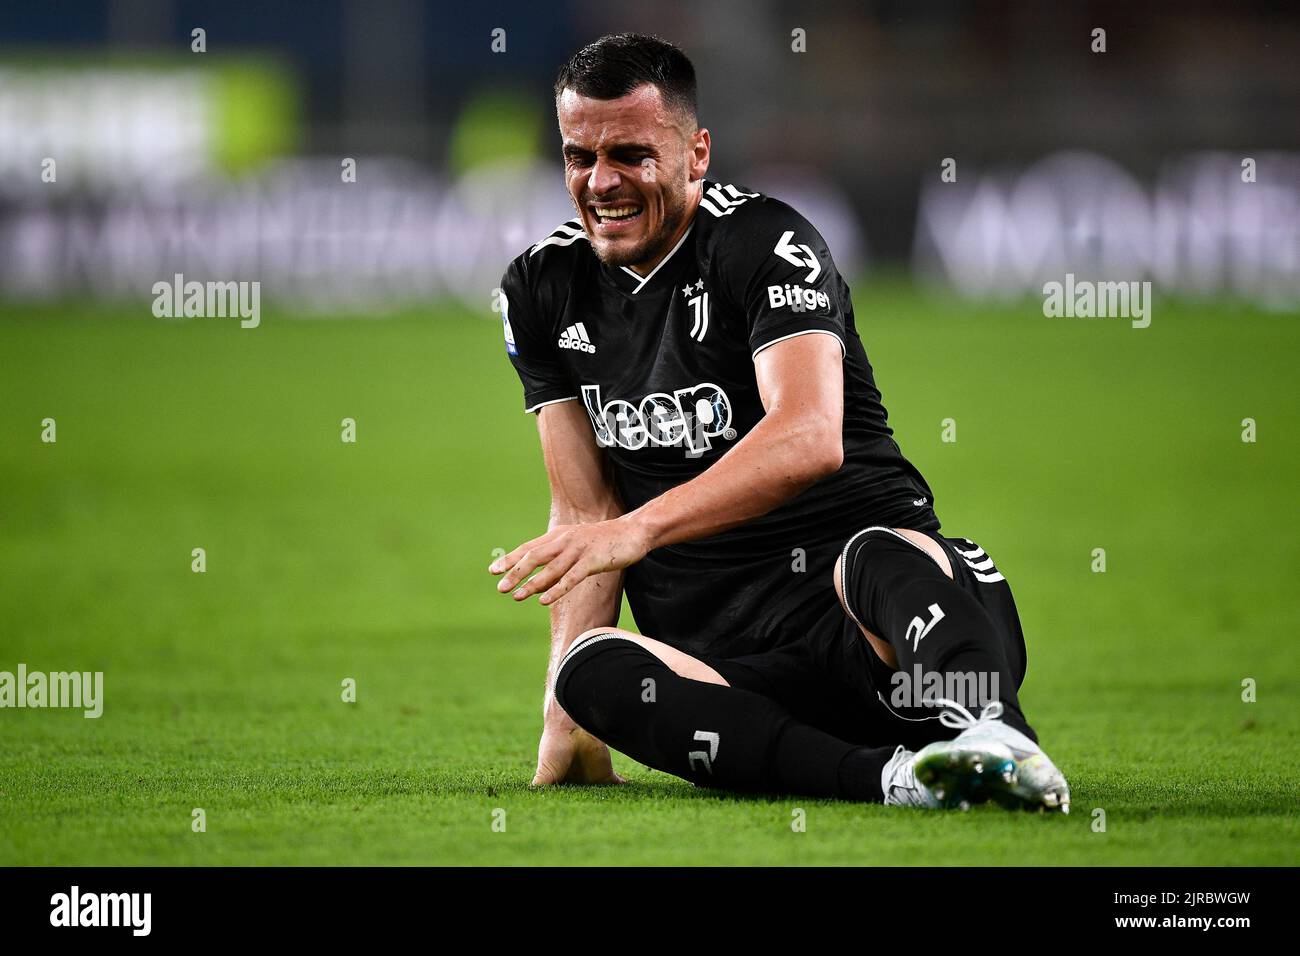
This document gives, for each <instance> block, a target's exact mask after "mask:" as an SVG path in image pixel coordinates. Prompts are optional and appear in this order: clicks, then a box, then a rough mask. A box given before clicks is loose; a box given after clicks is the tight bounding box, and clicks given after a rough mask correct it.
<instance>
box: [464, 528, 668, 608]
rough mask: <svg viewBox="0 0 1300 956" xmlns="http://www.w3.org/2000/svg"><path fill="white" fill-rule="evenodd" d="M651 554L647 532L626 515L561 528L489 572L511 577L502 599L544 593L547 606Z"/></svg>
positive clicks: (499, 560)
mask: <svg viewBox="0 0 1300 956" xmlns="http://www.w3.org/2000/svg"><path fill="white" fill-rule="evenodd" d="M649 550H650V542H649V540H648V537H647V535H646V534H645V532H644V531H643V530H642V529H641V527H640V525H639V524H638V523H637V522H636V521H635V520H630V516H628V515H624V516H623V517H620V518H613V519H610V520H608V521H597V522H593V523H591V524H565V525H557V526H555V527H554V528H552V529H551V530H550V531H548V532H546V534H544V535H542V536H541V537H540V538H534V539H533V540H532V541H525V542H524V543H523V544H521V545H519V547H517V548H515V549H514V550H513V551H511V552H510V553H509V554H507V555H503V556H502V557H500V558H497V559H496V560H495V561H493V562H492V566H491V567H490V568H488V570H489V571H491V572H492V573H493V574H505V577H504V578H502V579H501V580H500V581H499V582H498V583H497V590H498V591H500V592H501V593H502V594H505V593H506V592H508V591H514V595H513V597H514V599H515V600H516V601H524V600H527V599H528V598H529V597H531V596H532V595H534V594H541V597H540V598H539V599H538V600H539V601H540V602H541V603H542V604H554V603H555V602H556V601H558V600H559V599H560V598H562V597H564V595H566V594H568V593H569V592H570V591H572V590H573V589H574V588H575V587H577V586H578V585H579V584H581V583H582V581H583V580H585V579H586V578H588V577H590V576H591V575H593V574H602V573H604V572H606V571H621V570H623V569H624V568H626V567H627V566H628V565H631V564H636V562H638V561H640V560H641V559H642V558H644V557H645V555H646V552H647V551H649ZM538 568H541V570H540V571H537V569H538ZM534 571H537V573H536V574H533V572H534ZM529 575H533V576H532V577H531V578H529ZM521 582H522V583H521Z"/></svg>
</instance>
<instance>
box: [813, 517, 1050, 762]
mask: <svg viewBox="0 0 1300 956" xmlns="http://www.w3.org/2000/svg"><path fill="white" fill-rule="evenodd" d="M988 567H989V569H990V570H991V573H989V574H985V575H984V576H985V577H986V578H990V579H995V580H990V581H989V582H988V585H989V586H995V585H996V586H1000V587H1002V588H1006V587H1007V585H1006V583H1005V581H1004V580H1003V578H1002V575H1001V574H998V573H997V572H996V568H993V567H992V561H991V560H990V561H988ZM961 573H962V574H963V576H965V575H967V574H968V572H967V571H966V570H965V569H962V572H961ZM835 590H836V593H837V594H838V595H839V597H840V602H841V604H843V606H844V609H845V611H846V613H848V615H849V616H850V617H851V618H852V619H853V620H854V622H855V623H857V625H858V627H859V628H860V629H861V631H862V632H863V634H864V635H865V636H866V638H867V640H868V642H869V643H870V644H871V647H872V649H873V650H874V651H875V652H876V654H877V655H878V656H879V657H880V658H881V659H882V660H884V661H885V663H886V664H889V665H890V666H891V667H893V668H895V669H896V670H898V671H901V672H902V673H903V674H904V675H905V676H906V677H907V678H908V679H914V678H915V675H916V674H917V672H918V668H919V672H920V674H921V675H923V676H924V678H925V679H929V680H934V681H935V682H936V683H939V684H940V685H942V686H948V687H951V686H961V687H970V688H984V689H990V690H992V691H993V693H992V694H991V696H993V697H995V698H996V699H997V700H1000V701H1001V702H1002V707H1003V717H1002V719H1003V720H1004V721H1005V722H1006V723H1007V724H1009V725H1011V726H1013V727H1015V728H1016V729H1017V730H1019V731H1020V732H1022V733H1024V734H1025V735H1026V736H1028V737H1029V738H1030V739H1032V740H1035V741H1036V740H1037V737H1036V736H1035V734H1034V732H1033V730H1032V729H1031V728H1030V726H1029V724H1028V722H1027V721H1026V720H1025V716H1024V713H1023V712H1022V711H1021V708H1020V700H1019V697H1018V696H1017V693H1016V691H1017V690H1018V688H1019V686H1020V680H1021V678H1022V677H1023V675H1024V660H1023V645H1022V644H1021V639H1020V637H1019V633H1018V627H1017V633H1016V634H1015V635H1011V634H1007V633H1003V631H1004V630H1006V625H1005V623H1003V624H1000V623H998V622H995V621H994V619H993V618H992V617H990V615H989V612H988V611H987V610H986V609H985V608H984V606H983V605H982V604H981V603H980V601H978V600H977V599H976V598H975V597H974V596H973V595H972V594H971V593H970V591H969V590H968V589H967V588H965V587H963V586H962V585H961V584H959V583H958V582H957V581H955V580H954V579H953V569H952V566H951V561H950V559H949V557H948V555H947V553H946V552H945V551H944V550H943V548H941V547H940V546H939V545H938V544H937V543H936V542H935V541H934V540H933V539H931V538H929V537H928V536H926V535H924V534H922V533H921V532H918V531H910V530H904V529H894V528H868V529H865V530H863V531H861V532H859V533H858V534H856V535H854V536H853V537H852V538H851V539H850V540H849V542H848V544H847V546H846V547H845V549H844V554H843V555H841V557H840V559H839V561H837V562H836V565H835ZM931 675H934V676H931ZM935 696H942V695H935ZM988 702H989V701H985V700H969V699H968V700H959V701H958V703H961V704H963V705H964V706H965V707H967V708H968V709H970V710H972V711H974V712H976V713H978V712H979V711H980V710H981V709H982V707H983V705H984V704H986V703H988ZM935 729H936V736H940V735H941V734H939V733H938V732H939V731H940V730H941V728H940V727H936V728H935Z"/></svg>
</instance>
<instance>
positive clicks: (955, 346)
mask: <svg viewBox="0 0 1300 956" xmlns="http://www.w3.org/2000/svg"><path fill="white" fill-rule="evenodd" d="M856 304H857V309H858V315H859V327H860V329H861V331H862V334H863V336H864V339H865V341H866V343H867V348H868V353H869V354H870V355H871V357H872V359H873V361H874V363H875V366H876V370H877V375H878V378H879V381H880V383H881V386H882V389H883V391H884V394H885V400H886V404H887V405H888V407H889V409H890V412H891V417H892V421H893V424H894V426H895V428H896V430H897V432H898V436H899V439H900V442H901V444H902V446H903V449H904V451H905V452H906V453H907V454H908V455H909V456H911V457H912V459H913V460H914V461H915V462H916V463H917V464H918V465H919V466H920V468H921V469H922V471H923V472H924V473H925V474H926V475H927V476H928V478H929V479H930V481H931V483H932V485H933V486H934V489H935V493H936V501H937V505H938V509H939V514H940V517H941V518H942V519H943V521H944V528H945V530H946V531H947V533H949V534H954V535H968V536H970V537H972V538H975V539H977V540H978V541H979V542H980V543H981V544H983V545H985V546H986V547H987V548H988V549H989V550H990V552H991V553H992V554H993V555H995V557H996V558H997V560H998V564H999V567H1000V568H1002V569H1003V570H1004V571H1005V572H1006V574H1007V576H1008V578H1009V580H1010V581H1011V582H1012V585H1013V587H1014V588H1015V593H1016V596H1017V599H1018V601H1019V604H1020V610H1021V615H1022V617H1023V619H1024V622H1025V627H1026V633H1027V635H1028V639H1029V647H1030V668H1029V675H1028V679H1027V681H1026V684H1025V687H1024V689H1023V700H1024V702H1025V705H1026V709H1027V712H1028V714H1029V715H1030V718H1031V719H1032V720H1033V721H1034V723H1035V725H1036V726H1037V728H1038V729H1039V732H1040V734H1041V735H1042V738H1043V742H1044V744H1045V745H1046V747H1047V749H1048V752H1049V753H1051V754H1052V756H1053V757H1054V759H1055V760H1056V761H1057V762H1058V763H1059V764H1060V765H1061V767H1062V768H1063V769H1064V770H1065V772H1066V774H1067V775H1068V776H1069V778H1070V782H1071V784H1072V786H1073V809H1074V812H1073V814H1072V815H1071V816H1069V817H1054V818H1046V817H1043V818H1040V817H1033V816H1026V815H1014V814H1009V813H1006V812H1004V811H1002V810H1000V809H998V808H996V807H981V808H977V809H975V810H974V811H972V812H970V813H965V814H963V813H943V814H940V813H925V812H920V811H909V810H903V809H898V808H885V807H878V806H861V805H854V804H849V803H840V802H835V801H826V800H807V799H792V798H776V797H736V796H731V795H726V794H719V793H716V792H710V791H706V790H697V789H695V788H693V787H691V786H690V785H689V784H686V783H684V782H682V781H679V780H676V779H675V778H672V777H669V776H667V775H664V774H660V773H656V772H653V771H650V770H647V769H646V768H644V767H641V766H640V765H638V764H636V763H635V762H633V761H631V760H629V759H627V758H625V757H622V756H621V755H619V756H617V757H616V758H615V759H616V765H617V767H618V769H619V770H620V771H621V772H622V773H624V774H625V775H626V776H627V777H628V778H629V780H630V784H629V785H628V786H626V787H622V788H617V789H591V790H584V789H576V788H564V789H553V790H547V791H538V792H534V791H531V790H530V789H529V788H528V786H527V783H528V780H529V777H530V774H531V770H532V763H533V757H534V748H535V744H536V734H537V729H538V726H539V718H540V703H541V692H542V687H541V680H542V676H541V675H542V667H543V662H544V658H545V654H546V642H547V638H546V613H545V611H544V610H543V609H541V608H539V607H537V606H536V605H535V604H533V605H530V606H528V607H517V606H514V605H513V604H512V603H511V602H509V601H508V600H507V599H505V598H502V597H499V596H498V595H497V594H496V593H495V591H494V589H493V582H492V579H491V578H490V576H489V575H488V574H487V573H486V570H485V569H486V566H487V564H488V563H489V561H490V560H491V557H492V551H493V549H494V548H498V547H500V548H509V547H512V546H513V545H515V544H516V543H518V542H519V541H521V540H524V539H525V538H527V537H531V536H533V535H534V534H536V533H538V532H539V531H540V530H541V529H542V528H543V525H544V521H545V518H546V511H547V501H546V490H545V479H544V475H543V472H542V468H541V462H540V460H539V456H538V450H537V442H536V438H535V431H534V425H533V421H532V418H531V416H526V415H524V414H522V413H521V411H520V407H521V403H520V397H519V390H518V385H517V382H516V380H515V379H514V376H513V373H512V372H511V370H510V368H509V366H508V364H507V362H506V358H505V355H504V351H503V347H502V343H501V334H500V327H499V325H498V324H497V323H496V321H495V319H494V318H492V317H490V316H489V317H487V318H485V317H482V316H479V317H475V316H471V315H468V314H467V313H464V312H462V311H458V310H456V309H450V308H446V309H441V310H436V311H435V310H430V311H428V312H422V313H419V314H416V313H412V314H409V315H405V316H401V317H398V318H394V319H389V320H373V319H361V318H356V319H351V320H347V319H340V320H337V321H300V320H294V319H287V318H282V317H280V316H279V315H276V314H271V313H268V314H267V315H265V316H264V318H263V321H262V325H261V327H260V328H258V329H256V330H241V329H240V328H239V327H238V323H237V322H236V321H233V320H219V319H198V320H192V321H188V322H172V321H164V320H157V319H153V318H151V317H150V316H149V314H148V303H147V302H146V303H144V304H141V305H139V306H138V307H136V308H134V309H133V310H132V311H129V312H123V313H122V314H115V313H104V312H102V311H97V310H89V309H86V310H81V309H75V308H59V309H54V308H46V309H41V310H36V311H24V310H20V309H18V308H16V307H9V308H8V309H7V311H6V314H5V315H4V316H3V317H0V356H2V358H0V369H2V371H0V670H9V671H12V670H14V669H15V668H16V666H17V664H18V663H19V662H23V663H25V664H27V666H28V667H29V668H30V669H33V670H46V671H52V670H73V669H75V670H91V671H94V670H99V671H103V672H104V675H105V676H104V682H105V685H104V696H105V705H104V713H103V716H102V717H101V718H100V719H98V720H88V719H85V718H83V717H82V716H81V715H80V713H79V712H73V711H67V710H16V709H5V710H0V864H130V865H135V864H182V865H204V864H529V863H537V864H582V863H593V864H873V865H879V864H1124V865H1144V864H1175V865H1178V864H1228V865H1235V864H1295V863H1297V862H1300V822H1298V821H1297V783H1296V781H1297V779H1300V706H1297V705H1300V653H1297V624H1298V623H1300V622H1298V619H1297V617H1298V616H1297V606H1298V603H1300V601H1298V599H1297V594H1298V593H1300V589H1298V588H1297V587H1296V583H1295V575H1296V571H1297V568H1300V518H1297V515H1298V514H1300V511H1298V510H1297V508H1296V503H1295V493H1296V489H1297V474H1298V473H1300V442H1298V441H1297V437H1298V428H1297V426H1298V425H1300V387H1298V386H1297V385H1296V373H1295V362H1296V359H1297V356H1298V355H1300V324H1298V323H1300V315H1296V314H1268V313H1264V312H1259V311H1256V310H1252V309H1248V308H1245V307H1242V306H1236V305H1231V304H1222V303H1202V304H1186V303H1183V304H1179V303H1173V302H1165V301H1162V300H1159V299H1157V300H1156V303H1155V312H1154V319H1153V323H1152V326H1151V327H1150V328H1149V329H1145V330H1135V329H1132V328H1130V327H1129V324H1128V322H1127V321H1124V320H1114V319H1112V320H1082V319H1046V318H1044V317H1043V316H1042V315H1041V312H1040V310H1039V306H1038V304H1037V303H1035V302H1028V303H1021V304H1009V305H1004V306H998V307H993V306H985V307H974V306H970V305H962V304H958V303H955V302H951V301H947V300H931V299H927V298H924V297H921V296H918V295H917V294H915V293H914V292H912V291H911V290H910V289H909V288H908V287H907V286H906V285H903V284H899V283H896V282H888V281H886V282H875V283H869V284H864V285H862V286H861V287H860V288H859V289H858V291H857V294H856ZM345 417H351V418H354V419H355V420H356V422H357V442H356V443H355V444H344V443H343V442H342V441H341V440H340V421H341V420H342V419H343V418H345ZM1248 417H1249V418H1254V419H1255V420H1256V421H1257V423H1258V440H1257V441H1256V442H1254V443H1246V442H1243V441H1242V440H1241V431H1242V424H1241V423H1242V419H1244V418H1248ZM45 418H53V419H55V421H56V423H57V424H56V427H57V442H56V443H54V444H48V443H43V442H42V441H41V439H40V433H41V421H42V419H45ZM945 418H952V419H954V420H955V421H956V429H957V441H956V442H955V443H944V442H942V441H941V440H940V438H941V434H940V432H941V422H942V421H943V419H945ZM844 530H845V534H846V536H847V535H848V534H849V533H851V532H852V531H853V530H855V529H853V528H845V529H844ZM199 547H201V548H204V549H205V550H206V554H207V571H206V573H202V574H197V573H193V572H192V571H191V550H192V549H194V548H199ZM1095 548H1104V549H1105V552H1106V571H1105V572H1104V573H1094V572H1093V571H1092V569H1091V565H1092V561H1093V557H1092V554H1093V549H1095ZM828 588H829V583H828ZM625 623H629V622H627V620H626V619H625ZM345 678H353V679H354V680H355V681H356V683H357V702H356V703H354V704H352V703H345V702H343V701H342V700H341V682H342V681H343V680H344V679H345ZM1246 678H1251V679H1253V680H1254V681H1255V682H1256V684H1257V695H1258V699H1257V701H1256V702H1254V703H1248V702H1243V700H1242V681H1243V680H1244V679H1246ZM194 808H202V809H203V810H204V812H205V814H206V824H207V829H206V832H202V833H196V832H193V831H192V829H191V812H192V810H193V809H194ZM796 808H801V809H803V810H804V811H805V812H806V831H805V832H795V831H794V830H793V829H792V826H791V823H792V821H793V819H794V815H793V811H794V810H795V809H796ZM498 809H501V810H504V811H505V816H504V820H505V830H504V832H497V831H495V830H494V829H493V826H492V824H493V820H494V816H493V814H494V811H495V810H498ZM1096 809H1100V810H1104V812H1105V831H1104V832H1097V831H1096V829H1095V821H1096V820H1097V817H1096V815H1095V814H1094V810H1096ZM498 819H500V815H498Z"/></svg>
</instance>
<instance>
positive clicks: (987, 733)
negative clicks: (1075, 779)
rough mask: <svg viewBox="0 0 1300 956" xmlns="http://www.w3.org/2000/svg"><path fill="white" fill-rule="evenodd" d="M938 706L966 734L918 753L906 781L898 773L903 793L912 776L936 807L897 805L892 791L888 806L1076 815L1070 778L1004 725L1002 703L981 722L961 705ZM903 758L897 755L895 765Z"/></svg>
mask: <svg viewBox="0 0 1300 956" xmlns="http://www.w3.org/2000/svg"><path fill="white" fill-rule="evenodd" d="M934 703H935V704H938V705H940V706H942V707H944V708H946V709H945V710H944V712H943V713H942V714H940V715H939V720H940V722H941V723H942V724H943V725H944V726H945V727H951V728H953V729H954V730H960V731H961V733H959V734H958V735H957V736H956V737H954V738H953V739H952V740H941V741H937V742H935V743H932V744H928V745H927V746H925V747H923V748H921V749H920V750H919V751H917V753H916V755H915V756H914V757H913V758H912V760H911V762H910V766H909V768H908V771H909V772H908V773H907V774H906V775H900V774H899V772H898V771H895V775H896V776H899V777H900V785H899V790H900V792H901V791H902V789H903V787H902V784H904V783H906V780H905V777H906V776H910V777H912V778H913V784H914V785H916V787H917V789H919V790H923V791H924V792H925V794H926V797H927V798H928V799H929V800H932V801H934V802H933V803H928V802H920V801H918V800H906V801H904V800H901V799H900V800H893V801H891V800H890V799H889V794H890V790H889V789H888V788H886V789H885V802H886V803H891V802H892V803H903V802H907V803H911V804H913V805H920V806H943V807H960V808H961V809H963V810H966V809H969V808H970V806H971V805H972V804H975V803H983V802H984V801H986V800H993V801H995V802H996V803H998V804H1001V805H1002V806H1003V807H1006V808H1007V809H1009V810H1014V809H1024V810H1038V811H1057V810H1059V811H1060V812H1062V813H1069V812H1070V786H1069V784H1067V783H1066V782H1065V775H1064V774H1062V773H1061V771H1060V770H1058V769H1057V767H1056V764H1054V763H1052V761H1051V759H1050V758H1049V757H1048V756H1047V754H1045V753H1043V749H1042V748H1041V747H1039V746H1038V744H1036V743H1034V742H1033V741H1032V740H1030V739H1029V738H1028V737H1026V736H1025V735H1024V734H1022V733H1021V732H1020V731H1018V730H1016V729H1015V728H1014V727H1012V726H1010V725H1008V724H1006V723H1004V722H1003V721H1002V720H1001V719H1000V718H1001V717H1002V703H1001V702H1000V701H993V702H992V703H990V704H988V705H987V706H985V708H984V710H983V711H982V712H981V713H980V715H979V717H978V718H977V717H975V716H974V715H973V714H971V712H970V711H968V710H967V709H966V708H965V707H963V706H961V705H960V704H958V703H957V702H955V701H952V700H948V699H946V698H939V699H938V700H935V701H934ZM904 752H906V751H904ZM898 757H899V755H898V754H897V753H896V754H895V755H894V759H893V760H891V761H890V764H893V763H894V761H895V760H897V759H898ZM886 770H887V771H888V770H889V766H888V765H887V766H886Z"/></svg>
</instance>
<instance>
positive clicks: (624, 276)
mask: <svg viewBox="0 0 1300 956" xmlns="http://www.w3.org/2000/svg"><path fill="white" fill-rule="evenodd" d="M695 214H696V215H697V216H698V215H699V210H698V209H697V210H696V211H695ZM694 231H695V222H694V221H693V220H692V222H691V224H690V225H689V226H687V227H686V231H685V232H684V233H682V237H681V238H680V239H678V240H677V244H676V245H675V246H673V247H672V248H671V249H669V250H668V255H666V256H664V257H663V258H662V259H660V260H659V263H658V264H657V265H656V266H655V267H654V268H653V269H651V270H650V272H649V274H647V275H644V276H641V275H638V274H637V273H636V272H633V271H632V269H630V268H629V267H627V266H619V267H618V268H617V269H614V268H610V267H606V268H605V272H606V273H607V274H608V275H609V276H610V278H612V279H613V280H614V283H615V284H616V285H617V286H618V287H619V288H620V289H622V290H623V291H624V292H626V293H627V294H628V295H636V294H637V293H638V292H640V291H641V290H642V289H647V288H649V289H651V290H653V286H651V285H650V283H651V282H652V281H653V279H654V278H655V276H657V275H658V274H659V272H660V271H661V270H662V269H663V268H664V266H666V265H668V263H669V262H671V261H672V258H673V256H675V255H676V254H677V250H678V249H680V248H681V247H682V246H683V245H685V244H686V240H687V239H689V238H690V237H691V233H692V232H694Z"/></svg>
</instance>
